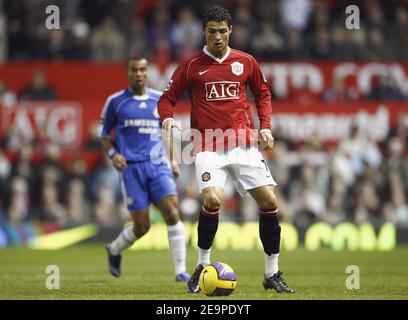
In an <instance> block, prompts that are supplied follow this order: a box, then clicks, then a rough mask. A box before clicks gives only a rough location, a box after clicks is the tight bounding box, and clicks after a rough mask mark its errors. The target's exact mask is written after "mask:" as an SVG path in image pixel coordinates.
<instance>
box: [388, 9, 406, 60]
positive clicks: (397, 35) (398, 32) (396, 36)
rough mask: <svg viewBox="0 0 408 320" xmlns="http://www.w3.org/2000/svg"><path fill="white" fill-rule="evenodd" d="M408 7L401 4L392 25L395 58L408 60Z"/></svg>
mask: <svg viewBox="0 0 408 320" xmlns="http://www.w3.org/2000/svg"><path fill="white" fill-rule="evenodd" d="M407 30H408V8H407V7H404V6H399V7H398V8H397V10H396V11H395V22H394V23H393V24H392V25H391V32H390V33H391V35H392V36H391V37H390V40H391V41H392V46H393V52H394V53H395V59H398V60H404V61H407V60H408V37H407Z"/></svg>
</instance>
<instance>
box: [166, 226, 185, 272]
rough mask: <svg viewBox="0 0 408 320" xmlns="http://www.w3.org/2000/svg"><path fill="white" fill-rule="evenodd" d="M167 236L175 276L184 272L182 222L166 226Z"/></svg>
mask: <svg viewBox="0 0 408 320" xmlns="http://www.w3.org/2000/svg"><path fill="white" fill-rule="evenodd" d="M167 236H168V238H169V247H170V251H171V254H172V256H173V263H174V270H175V272H176V275H177V274H179V273H182V272H186V236H185V232H184V224H183V222H181V221H180V220H179V222H177V223H176V224H175V225H172V226H167Z"/></svg>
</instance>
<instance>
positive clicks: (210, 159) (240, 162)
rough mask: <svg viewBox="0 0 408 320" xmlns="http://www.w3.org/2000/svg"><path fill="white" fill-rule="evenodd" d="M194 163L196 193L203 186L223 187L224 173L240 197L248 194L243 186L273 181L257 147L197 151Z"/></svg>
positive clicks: (246, 188)
mask: <svg viewBox="0 0 408 320" xmlns="http://www.w3.org/2000/svg"><path fill="white" fill-rule="evenodd" d="M195 167H196V176H197V183H198V187H199V190H200V193H201V192H202V191H203V189H205V188H207V187H221V188H224V185H225V181H226V179H227V175H228V174H229V175H230V177H231V179H232V183H233V184H234V186H235V187H236V188H237V190H238V192H239V194H240V195H241V196H242V197H243V196H247V195H248V192H247V190H250V189H254V188H257V187H261V186H266V185H272V186H276V185H277V183H276V182H275V180H274V179H273V177H272V174H271V172H270V171H269V168H268V166H267V164H266V162H265V160H264V159H263V157H262V154H261V152H260V151H259V150H258V148H257V147H251V148H248V149H246V148H241V147H237V148H234V149H231V150H227V151H225V152H224V153H217V152H211V151H203V152H199V153H198V154H197V155H196V158H195Z"/></svg>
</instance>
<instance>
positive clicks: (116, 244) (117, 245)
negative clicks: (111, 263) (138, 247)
mask: <svg viewBox="0 0 408 320" xmlns="http://www.w3.org/2000/svg"><path fill="white" fill-rule="evenodd" d="M136 239H137V238H136V236H135V234H134V233H133V224H132V225H130V226H127V227H125V228H124V229H123V230H122V232H121V233H120V234H119V236H118V237H117V238H116V239H115V240H113V241H112V242H111V243H110V244H109V251H110V252H111V253H112V254H113V255H118V254H120V253H121V252H122V251H123V250H124V249H126V248H129V247H130V246H131V245H132V244H133V243H134V242H135V241H136Z"/></svg>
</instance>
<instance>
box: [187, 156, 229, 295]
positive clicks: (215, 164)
mask: <svg viewBox="0 0 408 320" xmlns="http://www.w3.org/2000/svg"><path fill="white" fill-rule="evenodd" d="M225 163H226V159H225V157H224V156H223V155H219V154H217V153H216V152H208V151H206V152H200V153H198V154H197V156H196V160H195V168H196V178H197V183H198V188H199V191H200V193H201V196H202V206H201V211H200V216H199V218H198V227H197V232H198V259H197V266H196V269H195V271H194V273H193V274H192V275H191V278H190V281H189V282H188V283H187V291H188V292H190V293H197V292H199V291H200V287H199V285H198V281H199V277H200V273H201V271H202V270H203V268H204V266H206V265H208V264H210V253H211V245H212V242H213V240H214V237H215V234H216V233H217V229H218V220H219V212H220V207H221V203H222V198H223V188H224V184H225V181H226V179H227V172H226V169H225Z"/></svg>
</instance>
